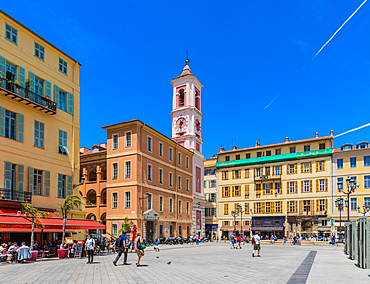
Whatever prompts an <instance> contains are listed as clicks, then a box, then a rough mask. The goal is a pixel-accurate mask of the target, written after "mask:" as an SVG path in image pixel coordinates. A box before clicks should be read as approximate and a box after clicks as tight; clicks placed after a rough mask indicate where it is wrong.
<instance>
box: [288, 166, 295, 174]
mask: <svg viewBox="0 0 370 284" xmlns="http://www.w3.org/2000/svg"><path fill="white" fill-rule="evenodd" d="M288 166H289V172H288V173H289V174H294V173H295V172H296V168H297V165H296V164H290V165H288Z"/></svg>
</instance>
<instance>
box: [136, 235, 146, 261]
mask: <svg viewBox="0 0 370 284" xmlns="http://www.w3.org/2000/svg"><path fill="white" fill-rule="evenodd" d="M143 243H144V242H143V238H142V237H141V235H140V233H139V232H138V233H137V237H136V239H135V247H136V254H137V263H136V266H137V267H140V266H141V265H140V259H141V257H142V256H144V249H143V246H142V245H143ZM144 246H145V245H144Z"/></svg>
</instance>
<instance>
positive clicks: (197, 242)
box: [195, 234, 199, 245]
mask: <svg viewBox="0 0 370 284" xmlns="http://www.w3.org/2000/svg"><path fill="white" fill-rule="evenodd" d="M195 241H196V244H197V245H199V235H198V234H196V235H195Z"/></svg>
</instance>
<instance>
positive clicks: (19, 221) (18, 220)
mask: <svg viewBox="0 0 370 284" xmlns="http://www.w3.org/2000/svg"><path fill="white" fill-rule="evenodd" d="M31 226H32V222H31V221H29V220H28V219H26V218H24V217H21V216H19V217H18V216H9V215H6V216H2V215H0V227H1V228H7V227H12V228H17V227H18V228H23V227H31Z"/></svg>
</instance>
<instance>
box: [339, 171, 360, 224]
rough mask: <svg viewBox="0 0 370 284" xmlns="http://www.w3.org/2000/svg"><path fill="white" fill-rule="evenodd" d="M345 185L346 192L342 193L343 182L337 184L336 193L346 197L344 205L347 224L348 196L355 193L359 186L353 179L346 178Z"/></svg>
mask: <svg viewBox="0 0 370 284" xmlns="http://www.w3.org/2000/svg"><path fill="white" fill-rule="evenodd" d="M346 183H347V191H344V189H343V182H342V181H340V182H338V191H339V192H341V193H343V194H345V195H347V200H346V205H347V222H349V207H350V199H349V196H350V195H351V194H352V193H354V192H355V190H356V189H357V188H358V187H359V185H358V184H357V183H356V181H355V179H354V178H350V177H348V178H347V179H346Z"/></svg>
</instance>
